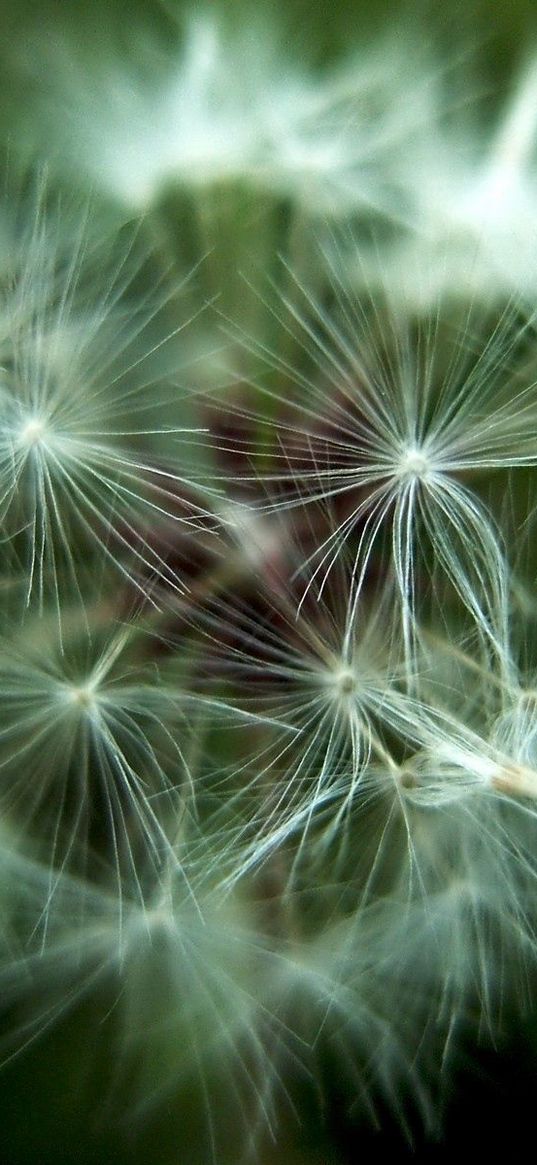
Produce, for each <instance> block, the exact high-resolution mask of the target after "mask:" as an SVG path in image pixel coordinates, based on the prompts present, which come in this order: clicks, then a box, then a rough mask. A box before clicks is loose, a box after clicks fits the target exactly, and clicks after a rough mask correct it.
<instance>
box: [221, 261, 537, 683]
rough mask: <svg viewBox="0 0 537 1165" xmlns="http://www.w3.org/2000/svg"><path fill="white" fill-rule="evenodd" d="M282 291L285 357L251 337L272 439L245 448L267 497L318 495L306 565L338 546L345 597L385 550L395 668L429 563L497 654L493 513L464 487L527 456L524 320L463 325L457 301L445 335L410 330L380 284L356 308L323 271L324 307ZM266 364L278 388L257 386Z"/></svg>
mask: <svg viewBox="0 0 537 1165" xmlns="http://www.w3.org/2000/svg"><path fill="white" fill-rule="evenodd" d="M295 290H296V298H297V300H298V306H297V304H296V303H294V302H293V301H292V300H291V299H290V298H289V297H287V296H286V297H284V299H283V308H284V309H285V311H282V312H281V313H280V312H278V313H277V318H278V320H279V322H280V325H281V328H282V330H283V332H284V333H285V334H286V335H287V336H288V337H291V338H292V340H293V343H294V345H295V347H296V348H297V350H298V351H299V352H300V353H301V357H302V360H301V363H300V364H299V363H296V364H294V365H293V364H291V363H289V362H288V361H286V360H284V359H283V358H280V356H279V355H278V353H277V352H272V351H269V350H267V349H263V348H262V347H261V346H259V347H257V346H256V345H255V343H252V350H253V351H254V352H255V354H256V355H260V356H261V357H262V358H263V359H264V360H265V361H266V364H267V366H268V367H269V368H270V369H271V370H272V371H271V384H268V385H267V384H264V383H262V382H260V381H256V386H257V388H258V390H259V392H260V393H261V394H262V395H263V396H264V397H265V398H266V399H267V402H269V403H268V407H269V408H270V410H271V416H270V417H267V418H266V424H267V426H268V427H269V428H270V429H272V431H273V433H274V438H275V440H277V441H278V442H279V443H280V445H281V446H282V447H283V452H281V453H280V452H279V451H278V450H277V448H275V447H274V446H273V448H272V450H271V451H270V452H269V451H268V450H267V449H265V450H264V451H263V453H262V454H259V453H257V454H256V451H253V453H252V458H253V459H255V457H256V455H257V456H258V457H259V456H262V457H263V458H264V462H265V464H267V462H268V463H269V464H270V463H271V464H272V466H273V469H272V471H271V470H270V469H269V470H267V471H265V470H264V469H263V472H262V474H261V470H260V474H261V475H262V476H263V478H264V479H265V480H266V481H267V483H270V482H271V481H274V482H278V483H280V495H281V496H280V497H279V498H278V499H277V500H276V501H274V502H272V501H269V502H268V508H274V509H279V510H285V509H286V508H292V509H294V508H296V507H297V506H300V507H302V506H304V505H307V504H308V503H309V502H312V501H313V502H317V503H322V504H325V505H332V509H333V512H334V526H333V529H332V530H331V531H330V532H329V533H328V535H327V536H325V537H324V538H323V540H322V541H321V542H320V544H319V545H318V547H317V549H316V550H314V551H313V554H312V555H311V558H310V559H308V560H307V561H306V563H305V569H306V570H308V572H309V573H310V575H311V574H312V571H311V570H310V566H312V565H313V566H315V571H314V572H313V577H314V578H317V579H318V580H319V583H320V586H321V588H322V585H323V580H325V579H326V578H328V576H329V574H330V571H331V569H332V567H333V565H334V563H335V562H336V561H337V558H338V556H339V555H340V554H341V552H342V549H343V547H345V546H348V547H349V549H351V553H353V554H354V558H355V567H354V580H353V589H354V593H355V596H356V600H357V601H358V598H359V596H360V594H361V592H362V590H363V587H364V585H366V583H367V579H368V577H369V575H370V573H371V570H372V568H373V565H372V564H373V555H374V554H375V555H376V561H377V562H378V561H384V562H385V561H386V559H388V560H389V562H390V567H391V569H393V570H394V572H395V576H396V579H397V585H398V591H399V603H400V608H401V617H402V624H403V634H404V640H405V644H406V652H407V659H408V661H409V666H410V667H411V669H412V668H415V663H413V662H412V660H413V656H414V652H415V635H416V619H417V618H418V612H420V613H421V615H422V616H423V614H424V613H425V609H426V606H425V599H426V598H428V597H430V593H429V586H428V583H429V578H430V576H431V573H432V569H433V568H432V567H431V563H433V564H434V572H435V577H438V573H439V570H440V569H441V570H442V571H443V572H444V574H445V576H446V578H447V580H449V583H450V585H451V587H452V588H453V591H454V593H455V594H456V595H458V597H459V599H460V601H461V603H462V605H463V607H464V608H466V610H467V612H469V614H470V615H471V616H472V619H473V621H474V623H475V625H476V627H477V628H478V629H479V633H480V635H481V636H482V638H483V641H484V642H488V643H489V644H492V645H493V646H494V649H495V650H496V651H497V652H499V653H500V655H501V652H502V651H503V649H504V645H505V642H506V635H507V632H506V621H507V607H508V579H507V563H506V557H505V551H504V547H503V545H502V540H501V536H500V533H499V528H498V525H497V522H496V520H495V516H494V514H493V513H492V511H490V510H488V509H487V507H486V505H485V503H484V501H483V500H482V498H481V496H480V494H479V493H478V492H477V491H476V490H474V489H473V488H472V482H473V480H476V479H477V481H478V482H480V479H483V478H484V477H485V478H486V476H487V475H488V474H491V473H494V472H496V471H499V470H507V469H514V468H517V467H521V466H533V465H534V464H535V463H536V454H535V438H536V429H537V396H536V390H535V386H534V385H533V384H532V383H529V384H528V383H527V382H526V383H522V384H520V383H519V382H517V378H516V374H515V367H516V352H517V347H519V346H520V347H522V346H523V344H524V341H525V337H526V336H527V329H528V325H527V323H525V324H524V323H523V324H522V325H520V324H518V323H517V321H516V317H515V313H514V312H513V313H511V312H510V311H508V312H506V314H505V316H504V317H502V319H501V320H500V321H499V322H498V323H497V324H496V325H494V326H493V327H492V328H491V329H490V331H489V332H488V333H487V331H486V326H487V325H486V320H484V321H483V322H482V324H481V328H480V329H479V328H478V321H477V320H476V319H475V318H474V314H473V313H472V312H470V314H469V315H468V316H467V318H466V319H465V320H464V321H463V323H462V325H459V326H458V330H457V331H456V334H455V335H454V336H453V334H452V333H451V334H450V333H449V332H448V334H447V335H446V334H445V331H444V329H443V327H442V321H441V320H440V318H436V319H433V320H429V321H425V322H424V323H423V324H421V325H418V326H417V327H416V326H415V325H413V324H412V323H410V322H409V321H408V318H407V317H406V316H404V315H402V314H401V313H400V312H399V311H398V310H397V309H396V308H393V306H392V305H391V302H390V296H389V293H388V292H386V293H385V298H384V302H383V303H381V302H380V301H379V300H378V299H377V300H375V302H370V303H369V305H365V306H364V305H363V304H361V303H360V302H359V301H358V300H356V299H355V298H353V297H352V296H351V295H350V294H349V293H347V291H346V290H345V288H344V287H343V285H342V284H341V283H340V282H339V281H338V277H337V275H336V273H335V271H334V269H333V268H332V283H331V290H332V293H333V297H334V306H333V307H332V308H326V307H325V306H324V305H323V303H321V302H320V301H319V300H317V299H315V298H314V297H312V295H311V294H310V293H309V291H308V289H307V287H305V286H303V285H301V284H300V283H299V282H298V281H296V280H295ZM300 299H301V300H302V303H301V304H300ZM368 309H369V310H368ZM285 313H287V314H285ZM476 331H477V333H478V338H477V339H476V338H475V333H476ZM247 343H248V341H247ZM274 374H275V375H277V376H278V377H279V378H281V380H282V381H283V383H284V384H286V385H287V387H286V389H285V390H282V389H281V388H279V386H275V387H272V385H273V384H275V375H274ZM244 411H247V410H244ZM270 459H271V462H270ZM254 464H255V461H254ZM280 465H281V467H282V468H281V469H280V468H279V467H280ZM267 488H269V486H268V485H267ZM308 585H310V584H308Z"/></svg>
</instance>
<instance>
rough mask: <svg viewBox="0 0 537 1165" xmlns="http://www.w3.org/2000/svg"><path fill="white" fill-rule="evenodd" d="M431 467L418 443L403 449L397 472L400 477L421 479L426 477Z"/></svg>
mask: <svg viewBox="0 0 537 1165" xmlns="http://www.w3.org/2000/svg"><path fill="white" fill-rule="evenodd" d="M430 469H431V463H430V461H429V458H428V457H427V454H426V453H424V451H423V449H420V448H419V446H418V445H416V446H410V448H409V449H405V450H404V452H403V455H402V457H401V460H400V462H399V474H400V476H401V477H418V478H420V479H423V478H425V477H427V475H428V474H429V472H430Z"/></svg>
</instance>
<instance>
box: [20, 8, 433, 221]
mask: <svg viewBox="0 0 537 1165" xmlns="http://www.w3.org/2000/svg"><path fill="white" fill-rule="evenodd" d="M288 37H289V33H288V32H287V30H286V29H285V28H284V29H278V28H277V27H274V25H273V23H272V22H271V21H270V20H269V19H268V17H265V18H264V19H263V18H262V17H260V16H258V17H257V19H256V20H250V21H249V22H244V21H243V22H242V24H241V23H239V24H237V23H234V24H233V27H232V28H230V27H226V23H225V21H224V19H223V18H222V16H221V15H218V13H216V12H215V11H213V10H212V9H209V8H206V9H205V10H204V11H201V12H198V11H197V12H195V13H186V14H185V15H184V16H183V17H182V20H181V24H180V27H179V28H178V27H177V22H175V21H170V26H169V35H168V43H167V44H166V46H165V47H162V46H161V45H159V44H158V43H157V39H156V37H155V35H154V34H153V33H152V32H151V31H150V29H149V28H148V27H147V25H146V26H145V28H144V27H142V28H138V29H137V31H136V33H135V34H134V35H133V38H132V41H133V51H132V53H131V59H127V61H125V60H124V59H121V58H119V57H114V56H112V55H111V54H110V53H109V54H108V55H104V56H103V53H102V48H101V52H100V53H99V54H97V53H94V54H92V56H91V64H90V63H89V61H88V54H87V52H85V53H84V57H83V58H82V59H81V55H80V52H79V46H78V45H77V46H75V45H71V44H69V45H66V44H65V42H64V43H62V42H59V43H57V44H56V45H53V47H52V52H51V54H50V55H51V58H52V59H51V63H50V68H49V76H50V78H53V79H54V83H53V86H52V85H50V86H49V90H50V91H51V92H49V95H48V100H45V102H44V103H43V104H44V108H45V110H46V112H47V118H48V120H47V125H48V128H49V131H50V128H51V126H52V127H54V132H55V134H56V137H57V140H58V142H59V150H58V153H59V154H60V159H61V160H62V161H63V162H64V164H65V163H67V166H68V168H69V169H70V170H71V171H73V170H74V171H75V173H76V175H77V176H79V174H80V173H81V172H82V173H84V174H86V175H87V176H88V177H89V178H90V179H91V181H92V183H93V184H95V183H96V184H97V186H98V188H100V189H102V190H103V191H104V192H107V193H109V194H110V195H112V197H113V198H114V199H115V200H117V201H118V202H120V203H123V204H124V205H126V206H128V207H129V208H130V209H134V210H136V211H137V212H139V211H140V210H141V209H144V210H146V209H147V208H149V207H151V206H152V205H154V204H155V203H156V202H158V200H159V198H160V197H161V196H162V193H163V192H164V191H165V190H166V189H169V188H171V187H176V188H177V187H179V188H183V189H185V188H186V189H187V190H190V191H198V192H199V191H202V190H203V189H204V188H205V189H206V188H208V187H209V186H211V185H212V186H215V187H218V186H219V185H222V184H224V185H225V184H229V183H230V182H231V183H233V182H237V181H238V182H240V183H243V184H246V185H247V186H249V187H250V188H251V189H252V190H253V191H257V192H268V193H274V194H275V195H277V196H278V197H282V196H283V197H284V198H286V199H291V200H292V201H293V203H294V204H295V205H297V206H299V207H302V208H304V209H305V210H306V211H307V212H310V213H314V214H317V215H318V214H319V213H321V214H326V213H327V212H329V213H330V214H331V215H341V214H348V213H349V212H353V211H355V210H358V212H364V211H365V212H366V213H369V212H370V211H371V210H373V212H375V213H380V214H383V213H385V214H387V215H389V216H395V217H397V218H400V217H401V214H403V215H404V213H405V210H402V207H405V208H406V213H410V214H411V213H412V211H411V206H412V202H413V193H412V188H411V185H410V183H409V182H408V178H407V168H406V166H405V165H404V164H403V161H404V158H405V157H406V156H407V154H408V150H409V149H410V148H412V145H414V147H415V148H416V149H419V145H418V143H419V141H420V139H421V136H422V133H423V129H424V126H428V127H429V128H430V127H431V126H432V125H434V124H435V122H436V118H437V114H438V107H439V98H438V93H437V90H438V69H436V70H435V69H434V68H431V67H430V65H429V66H425V67H422V71H421V72H420V70H419V68H415V69H412V70H410V71H409V60H412V61H414V59H415V52H414V51H412V52H409V51H407V49H406V47H405V42H406V39H407V37H406V35H405V32H404V30H403V29H401V30H400V32H399V35H394V36H391V37H386V38H383V40H382V43H381V44H374V45H372V46H368V47H367V48H365V49H364V50H362V52H361V53H359V54H358V53H356V54H354V53H353V54H351V55H349V59H348V60H346V61H344V62H343V63H342V64H340V65H338V66H337V67H333V68H332V69H331V70H330V69H328V68H324V69H322V70H321V69H317V70H314V69H313V68H312V67H307V63H304V61H302V62H301V63H300V64H298V63H296V62H294V61H293V60H292V59H291V58H290V57H289V56H288V44H287V41H288ZM73 56H75V57H78V59H77V67H76V69H74V68H73ZM32 69H33V62H32ZM52 111H53V115H52V116H51V113H52ZM403 175H404V179H403ZM403 184H404V189H401V188H402V186H403ZM198 197H199V195H198Z"/></svg>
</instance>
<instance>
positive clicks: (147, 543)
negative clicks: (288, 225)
mask: <svg viewBox="0 0 537 1165" xmlns="http://www.w3.org/2000/svg"><path fill="white" fill-rule="evenodd" d="M57 226H58V224H57V223H56V220H55V218H53V219H52V220H51V221H49V220H48V219H47V217H46V215H45V212H44V210H43V208H42V207H41V206H39V205H38V207H37V210H36V219H35V222H34V228H33V234H32V235H31V237H30V239H29V240H24V241H23V245H22V254H21V258H20V263H19V266H18V269H17V270H16V272H15V275H14V276H13V278H12V279H10V280H9V281H8V282H7V284H5V285H4V286H3V288H2V289H1V293H0V353H1V359H2V363H3V368H2V370H1V372H0V521H1V524H2V528H3V532H4V536H5V537H7V538H10V539H12V540H14V541H15V542H17V543H21V541H22V543H23V544H25V546H26V551H25V558H26V571H27V595H28V601H30V599H31V598H32V597H33V596H34V595H36V596H39V598H40V600H41V601H43V598H44V596H45V593H49V594H56V596H57V598H58V601H59V598H60V596H61V591H62V588H65V587H66V586H72V584H73V581H75V580H77V578H78V576H79V573H80V570H81V565H82V564H83V563H84V560H85V558H86V557H87V553H88V551H89V549H90V548H91V547H93V548H94V549H95V551H97V552H98V553H99V555H100V556H104V557H105V558H106V559H108V560H109V562H110V563H114V564H115V565H116V568H117V570H118V572H119V573H120V575H123V577H124V578H128V577H129V568H128V567H127V566H126V561H127V560H128V559H130V561H131V563H132V562H133V561H134V562H135V563H136V565H137V573H138V576H139V577H142V578H143V576H144V575H145V576H146V578H149V577H150V576H152V575H155V574H156V575H160V576H161V577H163V578H165V579H166V582H167V583H168V585H170V586H172V587H180V585H181V584H180V582H179V580H177V579H176V577H175V574H174V571H173V569H172V568H168V567H167V565H166V551H165V549H164V547H165V545H166V539H167V538H169V528H170V526H174V525H175V526H177V525H181V526H188V525H194V526H196V525H199V523H200V521H201V520H203V518H204V515H205V514H206V512H207V511H206V508H205V504H204V498H208V497H209V495H211V490H210V489H209V487H207V489H206V490H203V489H202V488H201V486H200V487H199V488H198V487H196V486H195V485H194V484H193V482H192V475H191V474H190V472H189V471H188V470H187V471H186V472H183V471H182V466H183V464H184V463H185V461H186V462H188V463H189V465H190V467H191V468H193V467H192V458H191V456H190V454H189V452H188V442H189V440H190V441H191V442H194V443H195V442H196V441H197V440H198V438H197V436H196V434H197V433H198V432H199V430H196V429H191V430H189V429H188V428H187V427H186V426H184V425H177V424H176V423H173V422H172V423H171V424H170V423H169V421H168V419H169V418H170V415H173V414H174V413H175V419H177V416H178V414H179V419H182V415H184V412H185V408H186V407H187V406H186V405H184V404H183V405H182V406H180V405H179V393H178V390H177V389H172V388H171V387H170V385H169V383H168V371H167V367H168V366H169V360H170V356H171V352H172V349H174V348H175V343H176V339H177V337H178V335H179V334H180V333H181V331H182V327H183V325H179V326H178V327H176V328H174V329H173V330H172V331H170V330H169V329H166V330H165V328H164V323H163V321H164V317H165V314H166V310H167V300H168V293H167V292H166V291H165V290H164V289H163V288H160V289H159V288H157V289H156V290H155V292H154V293H151V292H150V293H149V294H148V295H147V296H146V297H145V298H144V299H143V300H142V301H139V302H137V301H135V300H134V299H133V298H132V294H131V286H132V282H133V280H134V279H135V278H136V275H137V271H138V268H139V261H138V260H137V259H136V257H135V250H136V242H135V239H134V238H133V239H132V240H131V243H130V244H129V245H128V247H127V248H126V249H125V247H124V246H123V247H122V246H119V249H118V248H116V246H115V243H114V241H113V240H112V241H111V242H110V246H109V248H108V253H107V260H106V263H105V265H104V266H103V261H104V256H103V254H102V252H100V251H99V252H98V253H97V252H96V251H95V250H94V251H92V250H91V248H87V244H86V239H85V228H84V224H81V226H80V228H79V237H78V239H77V242H76V246H75V249H74V251H72V253H71V254H70V255H65V254H64V253H63V251H62V248H61V245H60V244H59V243H58V242H57V240H55V239H54V237H53V236H54V229H55V228H57ZM114 252H116V254H115V256H114ZM106 270H108V275H107V274H106ZM92 275H93V276H96V277H97V278H98V283H97V284H96V290H95V291H94V293H93V294H94V299H93V304H92V305H91V306H89V305H88V302H87V290H86V281H87V279H89V278H90V276H92ZM174 396H175V397H176V403H175V405H174V402H173V397H174ZM181 414H182V415H181ZM200 440H201V438H200ZM178 460H179V461H180V463H181V468H180V469H179V471H177V468H176V466H177V462H178ZM194 476H195V475H194ZM212 494H213V495H214V496H217V491H216V490H213V491H212ZM159 527H160V528H161V529H162V537H161V541H160V546H161V549H159V541H158V539H155V537H154V533H153V532H154V531H155V530H156V529H158V528H159ZM166 529H167V531H168V532H167V533H166ZM150 531H152V532H151V533H150ZM131 577H132V572H131ZM140 585H141V587H142V589H143V584H140Z"/></svg>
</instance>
